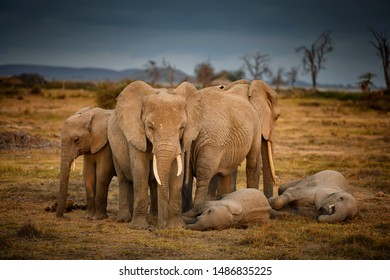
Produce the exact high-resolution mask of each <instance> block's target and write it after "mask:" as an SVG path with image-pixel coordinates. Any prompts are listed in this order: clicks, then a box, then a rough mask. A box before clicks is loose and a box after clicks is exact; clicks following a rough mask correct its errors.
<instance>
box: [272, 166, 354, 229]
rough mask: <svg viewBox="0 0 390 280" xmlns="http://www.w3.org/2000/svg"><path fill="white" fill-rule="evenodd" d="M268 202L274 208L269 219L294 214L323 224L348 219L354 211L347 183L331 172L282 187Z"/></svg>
mask: <svg viewBox="0 0 390 280" xmlns="http://www.w3.org/2000/svg"><path fill="white" fill-rule="evenodd" d="M269 203H270V205H271V207H272V208H273V209H274V210H273V211H272V212H271V215H272V216H275V217H276V216H280V215H285V214H297V215H304V216H310V217H313V218H317V220H318V221H319V222H326V223H337V222H342V221H345V220H346V219H352V218H353V217H355V216H356V214H357V212H358V207H357V202H356V199H355V198H354V197H353V196H352V194H350V193H349V191H348V184H347V181H346V180H345V178H344V176H343V175H342V174H341V173H339V172H337V171H333V170H325V171H321V172H318V173H316V174H314V175H312V176H310V177H307V178H305V179H303V180H298V181H293V182H289V183H287V184H284V185H283V186H281V187H280V188H279V196H278V197H271V198H269ZM275 210H278V211H275Z"/></svg>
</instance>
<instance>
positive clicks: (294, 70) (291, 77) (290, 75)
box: [286, 67, 298, 87]
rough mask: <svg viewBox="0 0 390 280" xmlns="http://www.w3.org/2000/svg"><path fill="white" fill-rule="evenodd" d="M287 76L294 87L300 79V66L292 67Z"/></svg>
mask: <svg viewBox="0 0 390 280" xmlns="http://www.w3.org/2000/svg"><path fill="white" fill-rule="evenodd" d="M286 78H287V81H288V82H289V84H290V85H291V87H294V85H295V83H296V81H297V79H298V67H291V69H290V71H288V72H287V73H286Z"/></svg>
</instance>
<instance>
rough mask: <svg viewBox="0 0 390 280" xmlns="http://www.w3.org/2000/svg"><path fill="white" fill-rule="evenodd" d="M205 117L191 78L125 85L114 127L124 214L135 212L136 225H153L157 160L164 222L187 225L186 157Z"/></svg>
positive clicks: (112, 141)
mask: <svg viewBox="0 0 390 280" xmlns="http://www.w3.org/2000/svg"><path fill="white" fill-rule="evenodd" d="M201 117H202V106H201V99H200V94H199V93H198V91H197V90H196V88H195V87H194V86H192V85H191V84H189V83H186V82H184V83H182V84H180V85H179V86H178V87H177V88H176V89H173V90H167V89H156V88H153V87H151V86H149V85H147V84H146V83H144V82H142V81H136V82H133V83H131V84H130V85H128V86H127V87H126V88H125V89H124V90H123V91H122V93H121V94H120V95H119V96H118V98H117V105H116V108H115V114H114V115H113V116H112V117H111V118H110V120H109V128H108V137H109V141H110V144H111V147H112V152H113V159H114V165H115V170H116V172H117V176H118V179H119V191H120V195H119V196H120V205H119V213H118V220H126V221H128V220H130V219H131V218H132V219H131V223H130V227H132V228H137V229H142V228H147V227H148V226H149V224H148V221H147V210H148V184H149V185H152V184H153V183H154V184H155V182H154V180H152V179H153V177H152V175H151V172H150V170H151V165H153V171H154V172H153V173H154V177H155V179H156V181H157V183H158V187H157V189H158V190H157V197H158V199H157V201H158V224H159V226H160V227H177V226H183V225H184V221H183V220H182V217H181V210H182V207H181V203H182V201H181V188H182V182H183V173H184V172H183V157H184V154H185V153H189V151H190V148H191V143H192V141H193V140H194V139H195V138H196V137H197V136H198V133H199V130H200V123H201ZM132 196H134V205H133V213H132V215H131V210H130V208H131V207H132V206H131V198H132ZM152 196H153V193H152ZM152 200H153V197H152ZM131 216H132V217H131Z"/></svg>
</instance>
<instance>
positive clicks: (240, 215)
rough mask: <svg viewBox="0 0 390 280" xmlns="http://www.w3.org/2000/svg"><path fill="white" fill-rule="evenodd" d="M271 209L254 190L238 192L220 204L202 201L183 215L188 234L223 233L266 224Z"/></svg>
mask: <svg viewBox="0 0 390 280" xmlns="http://www.w3.org/2000/svg"><path fill="white" fill-rule="evenodd" d="M270 211H271V207H270V206H269V204H268V200H267V198H266V197H265V195H264V194H263V192H261V191H260V190H258V189H240V190H237V191H234V192H232V193H229V194H226V195H224V196H223V197H222V199H221V200H214V201H204V202H201V203H199V204H197V205H196V206H194V207H193V208H192V209H191V210H190V211H188V212H187V213H185V214H183V216H184V219H185V221H186V223H187V225H186V228H187V229H191V230H208V229H217V230H221V229H226V228H230V227H244V226H248V225H258V224H266V223H268V222H269V221H270Z"/></svg>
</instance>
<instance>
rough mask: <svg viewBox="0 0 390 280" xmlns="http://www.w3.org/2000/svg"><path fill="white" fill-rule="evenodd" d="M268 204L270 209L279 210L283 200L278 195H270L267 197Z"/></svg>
mask: <svg viewBox="0 0 390 280" xmlns="http://www.w3.org/2000/svg"><path fill="white" fill-rule="evenodd" d="M268 202H269V205H270V206H271V207H272V209H275V210H280V209H282V208H283V206H284V204H283V200H282V199H281V198H280V197H270V198H268Z"/></svg>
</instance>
